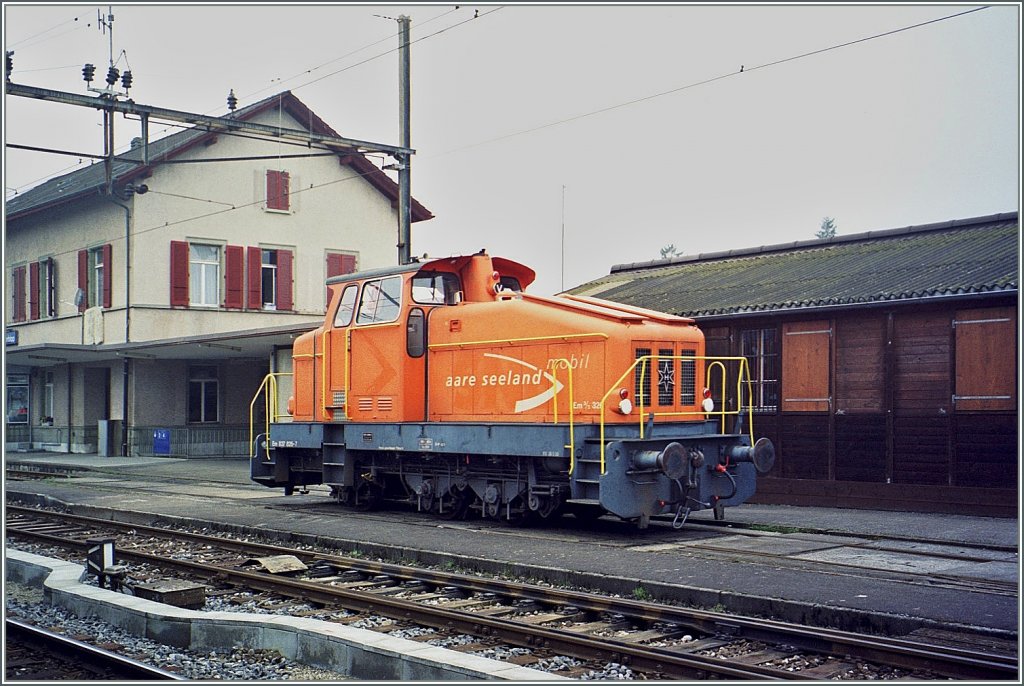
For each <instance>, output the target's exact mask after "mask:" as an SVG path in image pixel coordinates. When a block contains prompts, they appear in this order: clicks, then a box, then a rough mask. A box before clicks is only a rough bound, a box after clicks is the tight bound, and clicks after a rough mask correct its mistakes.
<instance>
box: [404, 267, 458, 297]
mask: <svg viewBox="0 0 1024 686" xmlns="http://www.w3.org/2000/svg"><path fill="white" fill-rule="evenodd" d="M461 290H462V285H461V284H460V283H459V277H458V275H457V274H452V273H451V272H420V273H419V274H417V275H416V276H414V277H412V299H413V302H417V303H419V304H421V305H454V304H455V303H456V302H458V300H457V298H456V295H457V294H458V292H459V291H461Z"/></svg>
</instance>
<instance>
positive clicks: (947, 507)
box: [702, 298, 1019, 516]
mask: <svg viewBox="0 0 1024 686" xmlns="http://www.w3.org/2000/svg"><path fill="white" fill-rule="evenodd" d="M1007 302H1008V301H1007V300H1006V299H1005V298H1003V299H1001V300H1000V299H994V300H993V302H992V303H991V304H990V305H989V304H987V303H979V302H977V301H975V302H972V303H971V308H970V309H964V308H963V306H962V305H961V306H960V308H961V309H959V310H958V306H957V304H956V303H949V304H941V305H936V306H929V307H924V306H920V305H918V306H911V307H908V306H902V307H900V306H894V307H892V308H889V309H881V308H875V309H863V310H860V311H856V310H851V311H842V312H839V311H837V312H835V313H833V315H832V316H831V317H828V318H824V317H823V316H822V315H821V313H816V316H814V317H808V316H804V317H800V316H798V315H786V316H785V317H778V318H775V319H767V318H757V319H736V320H733V321H730V322H728V323H725V322H716V325H715V326H714V327H712V328H710V329H709V328H708V327H706V326H705V327H702V328H704V330H705V333H706V335H707V341H708V354H709V355H738V354H740V351H739V344H738V341H739V340H740V339H741V332H742V331H744V330H747V329H757V328H766V327H771V326H774V327H777V330H778V332H779V336H780V341H781V345H782V351H781V353H782V354H781V359H782V361H783V364H784V365H785V364H791V365H793V364H797V363H799V365H800V367H801V369H799V370H793V369H789V370H787V369H786V368H785V366H784V367H783V369H782V372H781V377H782V378H783V379H789V380H796V385H795V386H794V385H793V384H792V383H791V387H797V388H803V387H805V386H807V383H806V381H805V379H807V378H808V376H809V375H814V374H820V373H821V371H822V368H821V367H820V366H819V367H818V368H816V369H811V368H810V367H812V366H814V365H822V364H824V365H827V366H828V373H829V393H830V394H831V395H830V401H829V403H828V405H829V407H828V408H827V409H825V404H824V403H820V402H818V403H805V404H804V405H803V407H805V408H807V411H793V408H799V407H801V405H800V404H798V403H783V408H782V411H776V412H772V413H768V414H756V415H755V416H754V427H755V433H756V434H757V436H758V437H760V436H767V437H768V438H770V439H771V440H772V441H773V442H774V443H775V445H776V450H777V459H776V465H775V469H774V470H773V472H772V474H771V475H769V476H767V477H765V478H764V479H762V480H761V483H762V485H759V487H758V490H759V492H760V493H761V495H760V496H759V497H758V498H757V500H758V501H761V502H768V501H766V500H763V498H765V497H768V498H769V499H770V500H769V501H773V502H779V503H786V504H828V503H831V504H832V505H838V504H842V506H846V507H879V508H881V509H895V510H898V509H916V510H921V511H949V512H962V511H965V510H971V511H972V513H974V514H978V513H979V511H983V512H987V513H988V514H991V515H993V516H1010V515H1011V514H1012V513H1013V512H1015V507H1014V505H1013V503H1014V502H1015V501H1016V499H1017V492H1016V487H1017V475H1018V471H1019V467H1018V438H1019V436H1018V421H1019V417H1018V414H1017V411H1016V396H1015V395H1013V398H1012V406H1009V405H1008V404H1007V403H1006V402H1004V403H1002V404H1001V405H999V404H993V402H991V401H986V402H985V403H980V402H977V401H971V402H965V401H961V403H960V404H961V407H959V408H958V407H957V406H956V404H955V400H954V396H955V395H956V393H957V384H958V383H959V384H960V386H961V388H966V387H967V385H968V384H971V391H970V392H971V393H977V391H976V390H974V388H975V387H976V386H980V387H982V388H984V387H985V385H986V384H988V383H989V382H988V381H986V380H985V379H986V378H992V377H993V376H996V377H1007V376H1009V377H1010V378H1013V379H1016V376H1017V374H1018V373H1019V372H1018V370H1017V368H1016V362H1015V360H1016V359H1017V345H1018V343H1017V340H1016V318H1015V317H1016V313H1015V309H1014V307H1013V306H1010V305H1008V304H1007ZM958 313H959V315H960V316H961V317H964V316H969V317H970V318H971V321H972V322H974V321H978V320H979V319H980V320H981V321H983V322H987V321H988V320H987V319H986V317H989V318H991V319H993V320H998V321H997V323H996V324H994V325H993V326H992V328H990V329H987V330H986V331H985V334H986V335H987V336H991V337H998V338H1000V340H999V341H995V342H994V341H992V340H989V339H981V338H979V335H978V334H977V331H976V330H975V329H972V330H971V331H970V335H969V336H968V335H965V334H963V333H962V334H961V336H960V339H959V340H961V341H962V343H961V347H960V349H959V350H958V349H957V347H956V342H957V340H958V339H957V336H956V331H955V327H954V323H955V322H956V321H957V316H958ZM1007 317H1009V318H1010V320H1011V322H1010V324H1007V323H1006V319H1007ZM823 322H824V323H825V324H827V326H826V327H825V328H828V327H829V326H830V327H831V331H832V336H831V346H830V350H829V351H828V355H824V354H822V353H821V351H819V353H816V354H815V355H807V354H804V353H803V352H799V353H794V354H789V355H787V351H786V349H785V346H786V340H785V338H786V336H785V335H784V332H792V331H801V330H805V329H806V330H810V329H808V327H812V328H813V330H815V331H817V330H819V329H820V328H821V327H822V324H823ZM1011 329H1012V331H1011ZM1008 332H1009V333H1008ZM804 338H806V336H801V337H800V338H799V339H797V338H796V337H793V338H792V339H791V340H799V341H800V343H805V341H804V340H803V339H804ZM963 341H968V342H969V343H970V346H969V347H968V346H966V345H964V344H963ZM979 342H981V343H983V344H979ZM975 348H976V350H975ZM994 356H997V357H998V359H995V357H994ZM993 366H994V367H995V368H996V371H995V372H993V373H988V376H987V377H986V376H985V374H986V372H984V371H983V370H987V369H989V368H990V367H993ZM965 369H966V370H967V371H964V370H965ZM958 370H959V374H960V376H959V377H958V376H957V374H958ZM979 379H981V380H980V381H979ZM989 385H991V384H989ZM1011 385H1012V386H1014V387H1015V385H1016V384H1015V383H1014V384H1011ZM998 392H1000V393H1005V391H1003V390H999V391H998ZM962 394H963V393H962ZM815 397H819V395H818V391H815ZM971 397H974V396H971ZM972 403H973V404H972ZM965 408H970V409H965ZM977 408H984V409H977ZM994 408H998V409H994ZM823 409H825V411H822V410H823ZM828 484H831V485H830V486H827V487H826V485H828ZM871 484H875V486H874V487H872V486H871ZM880 484H881V485H882V486H880ZM936 488H941V489H942V496H941V497H940V498H939V499H938V502H936V494H937V491H936V490H935V489H936ZM979 493H982V494H984V493H988V494H989V495H988V496H987V497H979ZM979 508H980V510H979Z"/></svg>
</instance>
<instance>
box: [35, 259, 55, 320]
mask: <svg viewBox="0 0 1024 686" xmlns="http://www.w3.org/2000/svg"><path fill="white" fill-rule="evenodd" d="M30 266H31V271H30V272H29V275H30V279H29V280H30V282H31V283H30V284H29V288H30V295H29V303H30V305H31V310H32V313H31V316H32V319H40V318H46V319H49V318H51V317H56V316H57V269H56V263H55V262H54V261H53V258H52V257H48V258H46V259H44V260H39V262H33V263H32V265H30Z"/></svg>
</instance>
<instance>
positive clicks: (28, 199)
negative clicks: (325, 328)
mask: <svg viewBox="0 0 1024 686" xmlns="http://www.w3.org/2000/svg"><path fill="white" fill-rule="evenodd" d="M277 107H281V108H282V109H283V110H284V111H285V112H287V113H288V114H289V115H291V116H292V117H293V118H294V119H295V120H296V121H298V122H302V123H304V125H305V126H306V128H308V129H309V130H310V131H312V132H313V133H319V134H323V135H328V136H334V137H339V138H340V136H339V134H338V133H337V132H335V131H334V129H332V128H331V127H330V126H328V125H327V123H326V122H324V121H323V120H322V119H321V118H320V117H318V116H317V115H316V114H314V113H313V112H312V111H311V110H310V109H309V108H308V107H306V105H305V104H304V103H303V102H302V101H301V100H299V99H298V98H296V97H295V96H294V95H292V93H291V91H285V92H283V93H279V94H277V95H273V96H271V97H269V98H266V99H264V100H261V101H259V102H257V103H254V104H252V105H249V106H248V107H243V108H242V109H240V110H238V111H237V112H235V114H234V117H235V118H236V119H241V120H243V121H244V120H247V119H251V118H253V117H255V116H257V115H259V114H261V113H263V112H266V111H267V110H271V109H275V108H277ZM218 135H220V134H218V133H216V132H208V131H204V130H202V129H198V128H191V129H185V130H183V131H179V132H177V133H173V134H171V135H169V136H166V137H164V138H161V139H158V140H155V141H150V142H149V164H148V165H143V164H142V163H141V160H142V149H141V148H133V149H132V150H129V151H128V152H126V153H124V154H122V155H118V156H117V157H116V158H115V160H114V166H113V175H114V181H115V183H116V184H118V185H123V184H126V183H131V182H132V181H134V180H136V179H139V178H143V177H145V176H148V175H149V170H150V168H152V167H155V166H158V165H159V164H160V163H161V162H162V161H164V160H170V159H173V158H174V157H176V156H178V155H180V154H181V153H183V152H185V151H186V150H189V149H190V148H193V147H195V146H196V145H202V144H204V143H206V142H208V141H211V140H213V139H215V138H216V136H218ZM338 160H339V162H340V163H341V164H343V165H346V166H349V167H351V168H352V169H353V170H354V171H355V172H356V173H358V174H360V175H362V176H363V178H365V179H366V180H367V181H368V182H369V183H370V184H371V185H372V186H373V187H374V188H376V189H377V190H378V191H380V192H381V193H382V194H383V195H385V196H386V197H387V198H389V199H390V200H391V201H393V202H397V201H398V184H397V183H395V182H394V181H393V180H392V179H391V177H389V176H388V175H387V174H385V173H384V172H383V171H381V170H380V169H378V168H377V166H376V165H374V164H373V163H372V162H370V161H369V160H368V159H366V158H365V157H364V156H363V155H361V154H359V153H355V152H352V153H348V152H339V153H338ZM105 183H106V173H105V169H104V163H103V162H102V161H100V162H95V163H93V164H91V165H89V166H88V167H86V168H84V169H78V170H75V171H73V172H70V173H68V174H64V175H63V176H58V177H55V178H53V179H50V180H48V181H45V182H43V183H41V184H39V185H38V186H35V187H33V188H30V189H29V190H27V191H25V192H24V193H20V194H18V195H16V196H14V197H12V198H9V199H8V200H7V202H6V203H5V211H6V214H7V219H8V220H9V221H10V220H14V219H18V218H20V217H23V216H25V215H28V214H32V213H34V212H38V211H40V210H44V209H49V208H51V207H54V206H57V205H61V204H64V203H66V202H70V201H72V200H76V199H78V198H82V197H85V196H88V195H92V194H95V193H97V192H99V191H101V190H102V189H103V187H104V184H105ZM433 216H434V215H433V214H432V213H431V212H430V210H428V209H427V208H426V207H424V206H423V205H421V204H420V203H419V202H417V201H416V200H415V199H413V200H412V221H414V222H417V221H423V220H426V219H432V218H433Z"/></svg>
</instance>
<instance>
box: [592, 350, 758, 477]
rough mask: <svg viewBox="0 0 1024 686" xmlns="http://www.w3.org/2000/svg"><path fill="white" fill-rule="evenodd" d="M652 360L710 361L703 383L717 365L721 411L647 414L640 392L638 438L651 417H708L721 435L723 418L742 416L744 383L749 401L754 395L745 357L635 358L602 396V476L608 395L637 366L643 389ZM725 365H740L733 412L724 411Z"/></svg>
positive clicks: (750, 424) (751, 432) (751, 426)
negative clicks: (715, 419) (716, 422)
mask: <svg viewBox="0 0 1024 686" xmlns="http://www.w3.org/2000/svg"><path fill="white" fill-rule="evenodd" d="M654 359H659V360H670V359H671V360H683V361H690V362H696V361H697V360H703V361H705V362H707V361H711V364H709V365H707V367H706V368H705V370H704V379H705V382H706V381H707V379H708V377H709V376H710V372H709V370H710V369H713V368H715V367H716V366H717V367H720V368H721V370H722V377H721V378H722V398H721V401H722V402H721V403H720V405H719V406H720V407H721V408H722V409H720V410H712V411H710V412H707V411H705V410H703V409H701V410H696V411H693V410H686V411H677V412H647V411H646V410H645V409H644V398H645V397H647V396H648V395H649V394H648V393H646V392H641V393H640V394H639V398H638V399H637V400H638V403H639V404H638V406H637V408H638V410H639V424H640V438H643V437H644V431H645V429H644V424H645V423H646V421H647V419H648V418H650V419H651V420H652V421H653V420H654V418H656V417H696V416H703V417H705V418H707V417H708V416H712V417H718V418H719V420H720V422H721V431H722V433H725V419H726V417H729V416H739V415H740V414H742V413H743V384H744V381H746V385H747V398H752V397H753V395H752V392H753V389H752V387H751V384H752V381H751V378H750V368H749V367H748V366H747V358H745V357H708V356H706V355H642V356H640V357H638V358H636V359H635V360H633V364H631V365H630V366H629V367H628V368H627V369H626V371H624V372H623V373H622V375H621V376H620V377H619V378H618V379H617V380H616V381H615V383H613V384H612V385H611V386H610V387H609V388H608V390H607V392H605V394H604V395H603V396H602V397H601V407H600V416H601V419H600V434H601V473H602V474H604V473H605V454H604V453H605V440H604V436H605V430H604V429H605V413H606V411H607V402H608V398H609V396H611V394H612V393H614V392H615V390H616V389H618V388H621V387H622V385H623V383H624V382H625V380H626V379H627V378H628V377H629V376H630V375H633V376H634V377H635V375H636V367H637V365H640V380H639V382H640V388H641V389H646V374H647V368H648V363H649V362H650V361H651V360H654ZM726 362H737V363H739V369H738V370H737V374H736V409H735V410H727V409H726V403H725V399H726V385H727V384H726V376H727V374H726V368H725V363H726ZM697 387H698V385H697V384H695V387H694V399H695V400H696V389H697ZM749 414H750V413H748V415H749ZM750 416H751V420H750V421H748V422H747V431H748V433H749V437H750V443H751V445H753V443H754V422H753V418H752V415H750Z"/></svg>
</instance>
